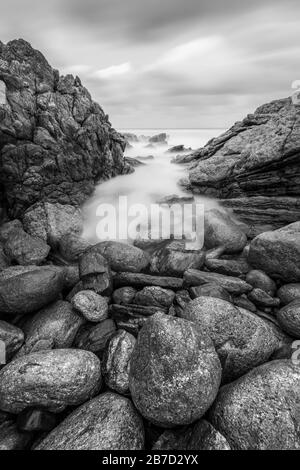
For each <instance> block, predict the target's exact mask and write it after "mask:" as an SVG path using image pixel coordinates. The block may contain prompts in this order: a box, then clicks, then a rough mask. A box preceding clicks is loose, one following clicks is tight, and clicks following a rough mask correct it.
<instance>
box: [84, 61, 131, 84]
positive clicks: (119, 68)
mask: <svg viewBox="0 0 300 470" xmlns="http://www.w3.org/2000/svg"><path fill="white" fill-rule="evenodd" d="M130 71H131V64H130V62H124V63H123V64H120V65H111V66H110V67H107V68H105V69H101V70H96V71H95V72H93V73H92V74H91V75H90V77H91V78H98V79H103V80H109V79H110V78H113V77H119V76H120V75H125V74H127V73H129V72H130Z"/></svg>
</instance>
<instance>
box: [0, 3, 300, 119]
mask: <svg viewBox="0 0 300 470" xmlns="http://www.w3.org/2000/svg"><path fill="white" fill-rule="evenodd" d="M0 5H1V16H0V32H1V34H0V39H1V41H2V42H5V43H6V42H8V41H10V40H12V39H16V38H23V39H25V40H27V41H29V42H30V43H31V44H32V46H33V47H34V48H36V49H39V50H40V51H41V52H42V53H43V54H44V55H45V56H46V58H47V60H48V61H49V63H50V64H51V65H52V66H53V67H54V68H57V69H59V70H60V72H61V73H62V74H67V73H72V74H73V75H78V76H79V77H80V78H81V80H82V83H83V84H84V86H86V87H87V88H88V89H89V91H90V92H91V94H92V97H93V99H94V100H95V101H98V102H99V103H100V105H101V106H102V107H103V109H104V110H105V112H106V113H107V114H109V116H110V120H111V122H112V124H113V125H114V127H116V128H227V127H229V126H231V125H232V124H233V123H234V122H235V121H237V120H240V119H242V118H243V117H245V116H246V115H247V114H248V113H251V112H253V111H254V110H255V109H256V107H258V106H259V105H261V104H263V103H265V102H268V101H271V100H273V99H278V98H284V97H287V96H289V95H291V93H292V88H291V86H292V82H293V81H295V80H297V79H300V70H299V57H300V2H299V0H284V1H282V0H47V1H44V0H9V1H7V0H0Z"/></svg>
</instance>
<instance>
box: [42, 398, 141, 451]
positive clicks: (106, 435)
mask: <svg viewBox="0 0 300 470" xmlns="http://www.w3.org/2000/svg"><path fill="white" fill-rule="evenodd" d="M143 448H144V428H143V422H142V420H141V418H140V416H139V415H138V413H137V411H136V410H135V408H134V407H133V405H132V403H131V401H130V400H128V399H127V398H125V397H121V396H119V395H117V394H115V393H110V392H107V393H104V394H102V395H99V396H98V397H96V398H94V399H93V400H91V401H88V402H87V403H85V404H84V405H82V406H81V407H79V408H77V409H76V410H75V411H73V413H71V414H70V415H69V416H68V417H67V418H66V419H65V420H64V421H63V422H62V423H61V424H60V425H59V426H57V427H56V428H55V429H54V430H53V431H52V432H51V433H50V434H48V436H46V438H45V439H44V440H42V442H41V443H40V444H39V445H38V446H37V447H36V450H106V451H107V450H113V451H116V450H142V449H143Z"/></svg>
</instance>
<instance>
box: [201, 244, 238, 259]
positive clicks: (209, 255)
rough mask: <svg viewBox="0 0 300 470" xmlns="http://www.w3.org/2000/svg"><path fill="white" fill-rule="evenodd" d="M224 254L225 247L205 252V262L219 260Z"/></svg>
mask: <svg viewBox="0 0 300 470" xmlns="http://www.w3.org/2000/svg"><path fill="white" fill-rule="evenodd" d="M244 249H245V248H244ZM225 252H226V246H219V247H218V248H212V249H211V250H207V251H206V252H205V261H208V260H215V259H219V258H220V257H221V256H222V255H223V254H224V253H225Z"/></svg>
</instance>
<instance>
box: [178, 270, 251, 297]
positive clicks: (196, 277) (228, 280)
mask: <svg viewBox="0 0 300 470" xmlns="http://www.w3.org/2000/svg"><path fill="white" fill-rule="evenodd" d="M184 283H185V285H187V286H188V287H198V286H202V285H203V284H216V285H218V286H220V287H223V288H224V289H225V290H227V292H229V293H230V294H234V295H241V294H244V293H248V292H250V291H251V290H252V286H251V285H250V284H248V283H247V282H245V281H243V280H242V279H239V278H238V277H233V276H224V274H218V273H208V272H205V271H197V270H196V269H189V270H188V271H186V272H185V273H184Z"/></svg>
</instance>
